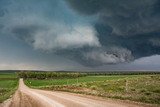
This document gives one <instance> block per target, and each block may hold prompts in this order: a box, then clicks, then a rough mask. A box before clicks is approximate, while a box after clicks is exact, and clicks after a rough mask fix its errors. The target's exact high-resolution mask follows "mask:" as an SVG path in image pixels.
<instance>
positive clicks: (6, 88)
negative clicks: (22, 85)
mask: <svg viewBox="0 0 160 107" xmlns="http://www.w3.org/2000/svg"><path fill="white" fill-rule="evenodd" d="M17 86H18V78H17V75H16V74H15V73H0V103H1V102H3V101H4V100H6V99H8V98H9V97H10V96H11V95H12V94H13V93H14V92H15V90H16V89H17Z"/></svg>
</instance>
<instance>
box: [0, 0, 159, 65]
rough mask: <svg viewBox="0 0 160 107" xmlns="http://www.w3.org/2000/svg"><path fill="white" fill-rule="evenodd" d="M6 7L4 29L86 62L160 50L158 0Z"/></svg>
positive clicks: (48, 1) (70, 0)
mask: <svg viewBox="0 0 160 107" xmlns="http://www.w3.org/2000/svg"><path fill="white" fill-rule="evenodd" d="M35 3H37V4H36V5H35ZM0 4H1V2H0ZM79 4H81V5H79ZM3 7H5V11H3V10H2V9H0V22H1V24H0V26H2V27H0V30H1V29H2V28H3V29H2V30H1V31H2V32H8V33H9V34H8V35H12V36H14V37H16V38H19V39H21V40H22V41H24V42H26V43H28V44H29V45H31V46H32V47H33V48H35V49H38V50H43V51H47V52H48V51H49V52H53V53H54V54H57V55H61V56H64V57H66V58H69V59H71V60H75V61H77V62H79V63H81V64H82V65H85V66H99V65H104V64H117V63H124V62H130V61H133V60H134V59H137V58H141V57H145V56H151V55H154V54H160V49H159V39H160V36H158V35H160V21H159V19H160V12H159V11H160V1H159V0H134V1H131V0H112V1H108V0H45V1H43V0H40V2H39V0H28V1H21V2H15V0H13V1H12V2H11V4H6V6H3ZM42 7H43V8H42ZM155 39H156V40H155Z"/></svg>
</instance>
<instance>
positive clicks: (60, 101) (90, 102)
mask: <svg viewBox="0 0 160 107" xmlns="http://www.w3.org/2000/svg"><path fill="white" fill-rule="evenodd" d="M1 106H2V107H143V106H144V105H140V104H137V103H126V102H125V103H124V102H121V101H113V100H104V99H101V98H97V97H95V98H93V97H87V96H85V95H84V96H81V95H77V94H71V93H66V92H55V91H44V90H37V89H30V88H28V87H27V86H26V85H25V84H24V82H23V79H20V81H19V88H18V90H17V91H16V93H15V95H14V96H13V98H12V99H11V100H10V101H7V102H5V103H4V104H3V105H1ZM146 106H147V105H145V107H146Z"/></svg>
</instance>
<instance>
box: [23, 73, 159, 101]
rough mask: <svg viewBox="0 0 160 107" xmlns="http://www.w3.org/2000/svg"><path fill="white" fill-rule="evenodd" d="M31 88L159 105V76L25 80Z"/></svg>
mask: <svg viewBox="0 0 160 107" xmlns="http://www.w3.org/2000/svg"><path fill="white" fill-rule="evenodd" d="M25 84H27V85H28V86H29V87H32V88H39V89H47V90H59V91H69V92H75V93H82V94H89V95H96V96H101V97H104V98H116V99H122V100H133V101H138V102H145V103H153V104H160V75H159V74H157V75H156V74H155V75H110V76H102V75H101V76H86V77H79V78H74V79H43V80H38V79H26V80H25Z"/></svg>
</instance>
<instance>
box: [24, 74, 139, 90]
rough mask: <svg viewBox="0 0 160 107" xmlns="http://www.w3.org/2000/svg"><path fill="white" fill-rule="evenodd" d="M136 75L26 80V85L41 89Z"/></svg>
mask: <svg viewBox="0 0 160 107" xmlns="http://www.w3.org/2000/svg"><path fill="white" fill-rule="evenodd" d="M135 76H136V75H129V76H126V75H120V76H118V75H115V76H86V77H80V78H76V79H67V78H64V79H44V80H38V79H26V80H25V83H26V84H27V85H28V86H29V87H32V88H41V87H46V86H52V85H72V84H77V83H85V82H93V81H105V80H114V79H116V80H117V79H123V78H126V77H130V78H131V77H135Z"/></svg>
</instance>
